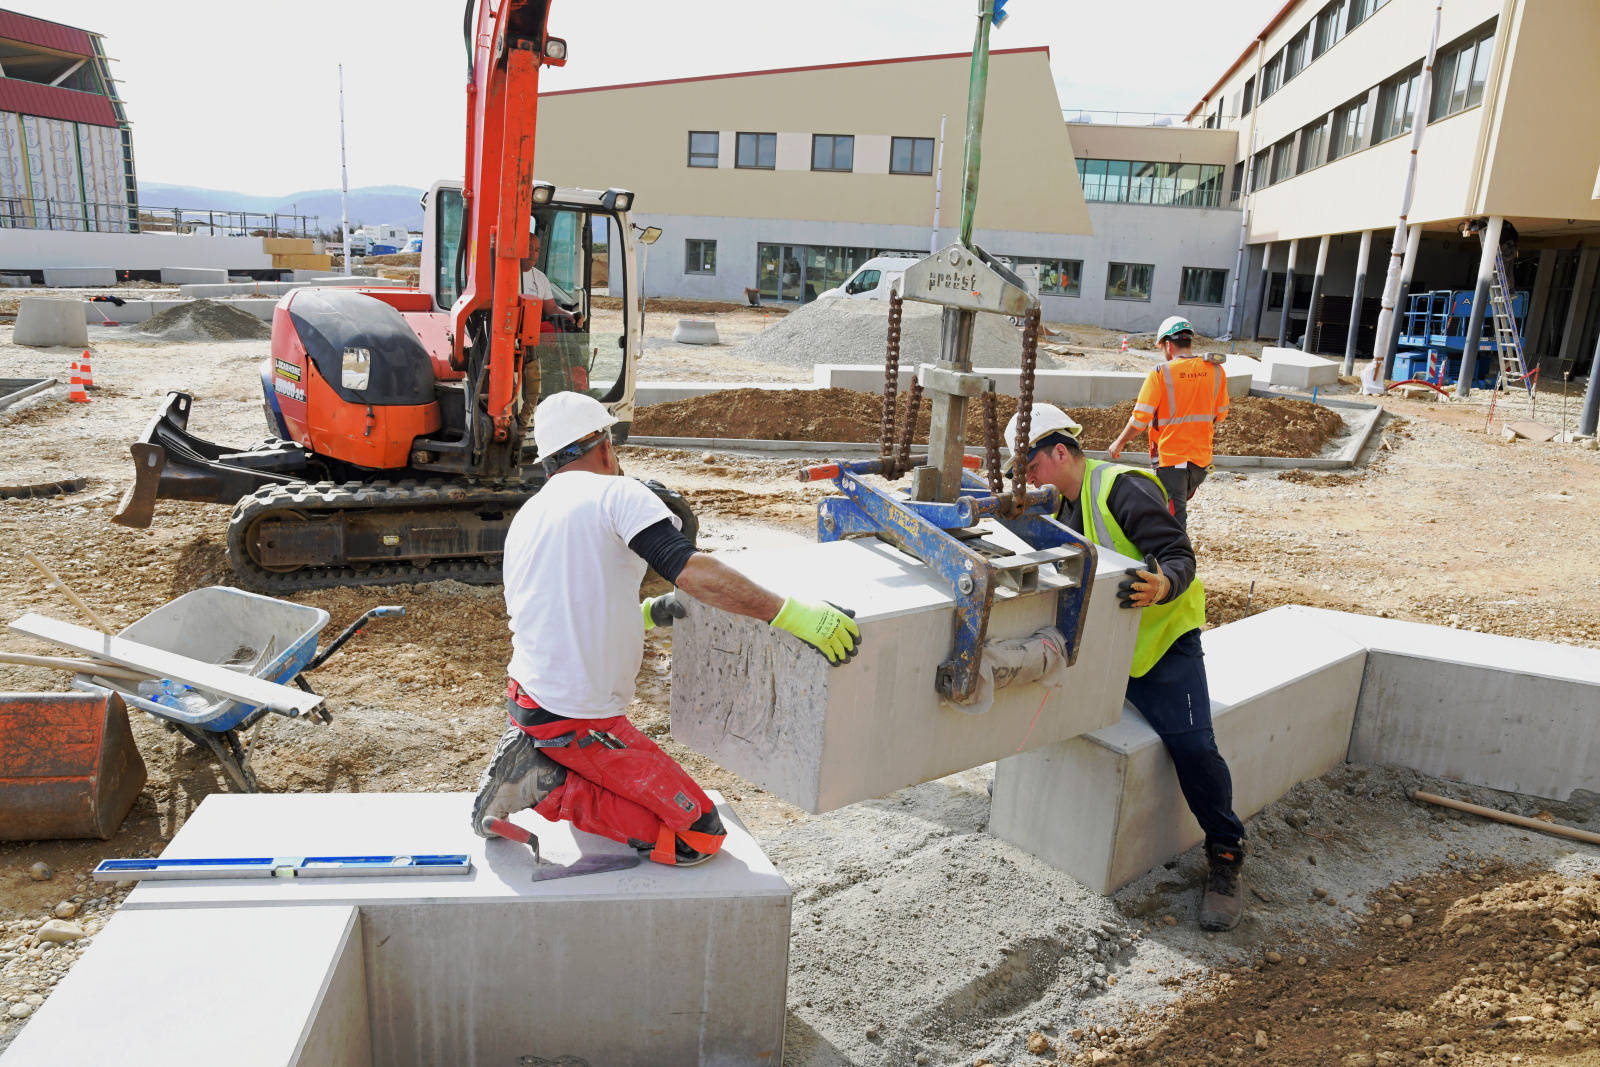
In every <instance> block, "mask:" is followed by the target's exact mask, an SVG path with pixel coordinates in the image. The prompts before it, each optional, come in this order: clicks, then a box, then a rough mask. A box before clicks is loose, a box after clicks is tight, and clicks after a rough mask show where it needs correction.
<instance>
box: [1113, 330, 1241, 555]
mask: <svg viewBox="0 0 1600 1067" xmlns="http://www.w3.org/2000/svg"><path fill="white" fill-rule="evenodd" d="M1193 344H1194V329H1193V328H1192V327H1191V326H1190V325H1189V320H1187V319H1185V318H1182V317H1180V316H1177V315H1174V316H1172V317H1171V318H1169V319H1168V320H1167V321H1166V322H1163V323H1162V324H1161V331H1160V332H1159V333H1158V334H1156V347H1157V348H1158V349H1160V350H1161V354H1162V355H1163V356H1164V357H1166V362H1165V363H1162V364H1161V365H1160V366H1158V367H1156V368H1155V369H1154V370H1152V371H1151V372H1150V376H1149V377H1147V378H1146V379H1145V380H1144V386H1143V388H1141V389H1140V390H1139V399H1138V400H1137V401H1136V402H1135V403H1134V405H1133V415H1132V416H1131V417H1130V418H1129V419H1128V425H1126V426H1124V427H1123V428H1122V432H1121V433H1120V434H1118V435H1117V439H1116V440H1115V441H1113V442H1111V449H1110V454H1111V458H1112V459H1114V460H1115V459H1118V458H1120V457H1121V455H1122V449H1123V448H1124V447H1125V446H1126V445H1127V443H1128V442H1129V441H1130V440H1132V439H1133V438H1134V437H1136V436H1138V435H1139V434H1141V433H1143V432H1144V431H1145V430H1149V431H1150V451H1151V453H1152V454H1153V457H1154V459H1155V468H1156V477H1157V478H1159V479H1160V480H1161V484H1162V485H1163V486H1164V487H1165V488H1166V490H1167V499H1169V500H1170V501H1171V502H1172V514H1173V515H1174V516H1175V517H1176V518H1177V520H1178V525H1179V526H1182V527H1183V528H1184V529H1185V530H1187V529H1188V528H1189V500H1190V499H1191V498H1192V497H1193V496H1194V493H1195V490H1196V489H1199V488H1200V483H1201V482H1203V481H1205V480H1206V475H1207V474H1208V473H1209V472H1210V470H1211V436H1212V431H1213V430H1214V429H1215V427H1216V424H1217V423H1219V422H1221V421H1222V420H1223V419H1225V418H1227V417H1228V376H1227V375H1226V374H1224V373H1223V371H1222V367H1221V366H1219V365H1218V364H1215V363H1212V362H1209V361H1207V360H1204V359H1201V358H1199V357H1197V356H1195V355H1194V354H1193V352H1192V348H1193Z"/></svg>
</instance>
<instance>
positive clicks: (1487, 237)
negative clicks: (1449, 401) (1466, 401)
mask: <svg viewBox="0 0 1600 1067" xmlns="http://www.w3.org/2000/svg"><path fill="white" fill-rule="evenodd" d="M1504 222H1505V218H1504V217H1503V216H1500V215H1490V216H1489V228H1488V229H1486V230H1484V231H1483V232H1482V233H1480V234H1479V235H1478V239H1479V240H1481V241H1482V242H1483V248H1482V249H1481V250H1480V251H1479V253H1478V288H1477V289H1476V290H1475V291H1474V292H1473V294H1472V314H1471V315H1468V316H1467V333H1466V336H1465V337H1463V338H1462V339H1461V376H1460V377H1459V378H1457V379H1456V396H1462V397H1464V396H1470V395H1472V376H1473V373H1474V372H1475V371H1476V370H1477V368H1478V341H1479V340H1480V339H1481V338H1482V336H1483V319H1484V314H1485V312H1487V311H1488V310H1489V284H1490V283H1491V282H1493V281H1494V261H1495V258H1496V257H1497V256H1498V255H1499V254H1500V227H1501V224H1502V223H1504Z"/></svg>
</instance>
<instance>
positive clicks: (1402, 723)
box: [1264, 607, 1600, 800]
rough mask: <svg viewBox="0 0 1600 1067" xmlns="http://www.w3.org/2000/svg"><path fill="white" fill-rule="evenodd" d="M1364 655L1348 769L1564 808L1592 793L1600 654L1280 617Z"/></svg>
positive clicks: (1598, 757)
mask: <svg viewBox="0 0 1600 1067" xmlns="http://www.w3.org/2000/svg"><path fill="white" fill-rule="evenodd" d="M1274 616H1277V617H1300V618H1305V619H1308V620H1313V621H1315V622H1316V623H1318V624H1320V625H1323V626H1326V627H1327V628H1329V629H1330V630H1335V631H1337V632H1340V633H1343V634H1345V635H1347V636H1349V637H1350V638H1351V639H1352V640H1356V641H1360V642H1361V643H1363V644H1365V645H1366V646H1367V648H1368V649H1369V654H1368V656H1367V671H1366V681H1365V684H1364V685H1363V686H1362V690H1361V703H1360V705H1359V707H1358V708H1357V711H1356V722H1355V734H1354V736H1353V737H1352V739H1351V743H1350V758H1351V759H1353V760H1359V761H1361V762H1364V763H1395V764H1400V765H1402V766H1405V767H1411V768H1414V769H1416V770H1419V771H1421V772H1423V773H1424V774H1431V775H1433V776H1435V777H1438V778H1449V779H1452V780H1455V781H1458V782H1466V783H1469V784H1471V785H1482V786H1488V787H1489V788H1491V789H1504V790H1508V791H1511V792H1515V793H1527V794H1530V795H1532V796H1538V797H1548V798H1550V799H1552V800H1566V799H1568V798H1569V797H1570V796H1571V795H1572V791H1573V790H1574V789H1585V790H1590V791H1594V792H1600V739H1597V737H1596V732H1595V728H1594V727H1595V710H1596V709H1597V708H1600V651H1596V650H1594V649H1592V648H1573V647H1571V646H1568V645H1557V644H1550V643H1547V642H1543V641H1528V640H1524V639H1523V638H1520V637H1501V636H1499V635H1497V634H1483V633H1473V632H1471V631H1470V630H1452V629H1450V628H1449V627H1445V626H1429V625H1427V624H1426V623H1418V622H1402V621H1400V620H1399V619H1376V618H1372V617H1370V616H1366V615H1353V614H1350V613H1348V612H1341V611H1324V610H1321V609H1318V608H1303V607H1285V608H1277V609H1275V610H1273V611H1271V612H1268V613H1267V615H1266V616H1264V617H1274Z"/></svg>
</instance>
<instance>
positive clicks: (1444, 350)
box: [1394, 289, 1528, 389]
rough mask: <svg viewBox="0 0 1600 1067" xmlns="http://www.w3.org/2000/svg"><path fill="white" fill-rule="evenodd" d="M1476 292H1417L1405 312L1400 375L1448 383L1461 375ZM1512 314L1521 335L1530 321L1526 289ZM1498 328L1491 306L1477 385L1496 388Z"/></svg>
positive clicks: (1481, 343)
mask: <svg viewBox="0 0 1600 1067" xmlns="http://www.w3.org/2000/svg"><path fill="white" fill-rule="evenodd" d="M1472 295H1473V294H1472V290H1471V289H1462V290H1455V291H1452V290H1449V289H1436V290H1434V291H1432V292H1427V293H1413V294H1411V298H1410V300H1409V303H1408V306H1407V308H1406V311H1405V313H1404V314H1403V315H1402V316H1401V325H1400V337H1399V340H1398V346H1399V351H1398V352H1396V353H1395V368H1394V377H1395V378H1396V379H1407V378H1413V379H1421V380H1424V381H1430V382H1433V383H1434V384H1435V385H1440V386H1444V385H1448V384H1450V383H1451V382H1453V381H1455V380H1456V379H1457V378H1458V377H1460V373H1461V356H1462V352H1463V350H1464V349H1465V347H1466V341H1467V336H1466V335H1467V325H1468V322H1469V320H1470V319H1471V316H1472ZM1511 312H1512V317H1513V318H1514V319H1515V320H1516V324H1517V332H1518V334H1519V335H1520V334H1522V333H1523V332H1524V327H1525V326H1526V324H1527V317H1528V292H1527V290H1525V289H1524V290H1520V291H1519V292H1518V293H1517V294H1516V296H1515V297H1514V298H1513V299H1512V301H1511ZM1494 329H1495V326H1494V315H1493V314H1492V313H1490V312H1488V311H1487V310H1486V313H1485V314H1484V316H1483V327H1482V332H1481V334H1480V336H1479V341H1478V359H1477V364H1478V365H1477V366H1476V367H1474V368H1473V375H1472V377H1473V382H1472V384H1473V386H1474V387H1477V388H1483V389H1492V388H1494V386H1495V380H1496V377H1497V376H1498V374H1499V365H1498V362H1497V361H1496V359H1495V352H1496V346H1495V334H1494Z"/></svg>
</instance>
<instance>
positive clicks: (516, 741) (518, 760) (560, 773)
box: [472, 726, 567, 837]
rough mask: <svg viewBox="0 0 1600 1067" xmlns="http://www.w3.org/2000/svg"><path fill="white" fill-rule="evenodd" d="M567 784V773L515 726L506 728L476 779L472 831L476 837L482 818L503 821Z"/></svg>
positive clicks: (484, 835)
mask: <svg viewBox="0 0 1600 1067" xmlns="http://www.w3.org/2000/svg"><path fill="white" fill-rule="evenodd" d="M566 780H567V769H566V768H565V767H563V766H561V764H559V763H557V762H556V761H555V760H553V759H551V758H550V757H549V756H546V755H545V754H544V753H543V752H541V751H539V749H538V748H537V747H535V746H534V743H533V738H531V737H529V736H528V735H527V734H525V733H523V732H522V731H521V730H519V729H518V728H517V727H515V726H511V727H508V728H507V729H506V732H505V733H504V734H502V735H501V737H500V743H499V744H498V745H496V746H495V747H494V755H493V756H490V757H489V766H487V767H485V768H484V769H483V775H482V776H481V777H480V778H479V779H478V795H477V797H475V798H474V799H473V801H472V830H473V832H474V833H476V834H477V835H478V836H479V837H489V836H490V835H489V834H488V833H487V832H486V831H485V830H484V829H483V820H484V817H485V816H490V817H493V818H496V819H503V818H505V817H506V816H507V815H510V814H512V813H513V812H518V811H522V810H523V809H524V808H531V807H533V806H534V805H535V804H538V803H539V802H540V801H542V800H543V799H544V798H545V797H547V796H549V795H550V794H551V793H553V792H554V791H555V790H556V787H557V786H559V785H561V783H563V782H565V781H566Z"/></svg>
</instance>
